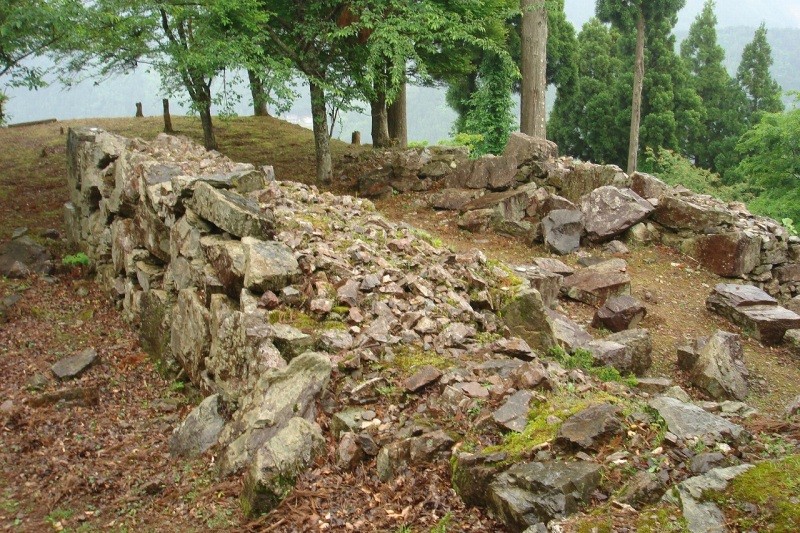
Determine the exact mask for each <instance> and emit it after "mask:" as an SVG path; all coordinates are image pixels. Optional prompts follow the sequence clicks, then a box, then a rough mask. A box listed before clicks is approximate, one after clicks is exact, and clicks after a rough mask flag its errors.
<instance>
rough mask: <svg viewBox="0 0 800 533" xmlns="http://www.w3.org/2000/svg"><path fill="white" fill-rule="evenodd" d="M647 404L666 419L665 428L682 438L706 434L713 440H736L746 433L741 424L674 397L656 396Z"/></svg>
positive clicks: (701, 436)
mask: <svg viewBox="0 0 800 533" xmlns="http://www.w3.org/2000/svg"><path fill="white" fill-rule="evenodd" d="M649 404H650V406H651V407H652V408H653V409H655V410H656V411H658V414H660V415H661V417H662V418H663V419H664V420H665V421H666V423H667V428H668V429H669V430H670V431H671V432H672V433H674V434H675V435H676V436H677V437H678V438H680V439H683V440H687V439H689V438H692V437H699V438H703V437H706V436H708V437H711V438H712V439H714V440H715V441H719V440H725V439H726V438H733V439H734V440H738V439H739V438H740V437H742V436H743V435H745V434H746V431H745V429H744V428H743V427H742V426H740V425H738V424H734V423H733V422H730V421H729V420H727V419H725V418H722V417H721V416H717V415H714V414H711V413H709V412H708V411H705V410H704V409H701V408H700V407H697V406H696V405H694V404H691V403H684V402H682V401H680V400H676V399H675V398H670V397H668V396H657V397H655V398H653V399H652V400H650V402H649Z"/></svg>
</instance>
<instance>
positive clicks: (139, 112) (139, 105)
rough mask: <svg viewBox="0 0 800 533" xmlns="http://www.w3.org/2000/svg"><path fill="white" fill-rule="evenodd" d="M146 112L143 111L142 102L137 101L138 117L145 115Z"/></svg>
mask: <svg viewBox="0 0 800 533" xmlns="http://www.w3.org/2000/svg"><path fill="white" fill-rule="evenodd" d="M143 116H144V113H142V103H141V102H136V117H137V118H138V117H143Z"/></svg>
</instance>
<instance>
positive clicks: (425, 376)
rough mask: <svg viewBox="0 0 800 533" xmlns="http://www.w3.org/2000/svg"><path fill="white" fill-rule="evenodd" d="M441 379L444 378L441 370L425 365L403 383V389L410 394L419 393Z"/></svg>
mask: <svg viewBox="0 0 800 533" xmlns="http://www.w3.org/2000/svg"><path fill="white" fill-rule="evenodd" d="M440 377H442V371H441V370H439V369H438V368H436V367H435V366H431V365H425V366H423V367H422V368H420V369H419V370H417V371H416V372H415V373H414V374H413V375H412V376H410V377H409V378H408V379H406V380H405V381H404V382H403V388H405V389H406V390H407V391H409V392H417V391H418V390H420V389H422V388H424V387H426V386H428V385H430V384H431V383H433V382H434V381H436V380H438V379H439V378H440Z"/></svg>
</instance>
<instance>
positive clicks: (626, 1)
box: [597, 0, 686, 174]
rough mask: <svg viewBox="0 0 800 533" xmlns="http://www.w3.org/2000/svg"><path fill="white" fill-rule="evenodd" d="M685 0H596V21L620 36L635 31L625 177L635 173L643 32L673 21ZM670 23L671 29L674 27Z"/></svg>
mask: <svg viewBox="0 0 800 533" xmlns="http://www.w3.org/2000/svg"><path fill="white" fill-rule="evenodd" d="M685 4H686V0H598V2H597V17H598V18H599V19H600V20H602V21H604V22H610V23H611V24H612V25H614V26H615V27H617V28H619V29H620V30H621V31H622V32H626V31H630V30H632V29H633V28H636V47H635V56H634V68H633V73H634V75H633V97H632V109H631V127H630V136H629V143H628V173H629V174H632V173H633V172H635V171H636V166H637V161H638V157H639V128H640V124H641V115H642V89H643V86H644V50H645V30H646V27H647V26H648V25H650V24H658V23H659V22H663V21H664V20H674V19H675V18H676V16H677V13H678V11H680V10H681V8H683V6H684V5H685ZM674 24H675V23H674V22H673V23H672V25H673V26H674Z"/></svg>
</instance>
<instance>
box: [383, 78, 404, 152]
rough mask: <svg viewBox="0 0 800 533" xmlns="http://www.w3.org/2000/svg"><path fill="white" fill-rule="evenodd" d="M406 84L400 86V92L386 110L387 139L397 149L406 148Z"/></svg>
mask: <svg viewBox="0 0 800 533" xmlns="http://www.w3.org/2000/svg"><path fill="white" fill-rule="evenodd" d="M406 96H407V95H406V82H405V81H403V83H402V84H400V90H399V91H398V92H397V96H396V97H395V99H394V102H392V104H391V105H390V106H389V108H388V109H387V119H388V122H389V137H390V138H391V140H392V143H393V144H394V145H395V146H397V147H398V148H406V147H407V146H408V113H407V107H406V106H407V99H406Z"/></svg>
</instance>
